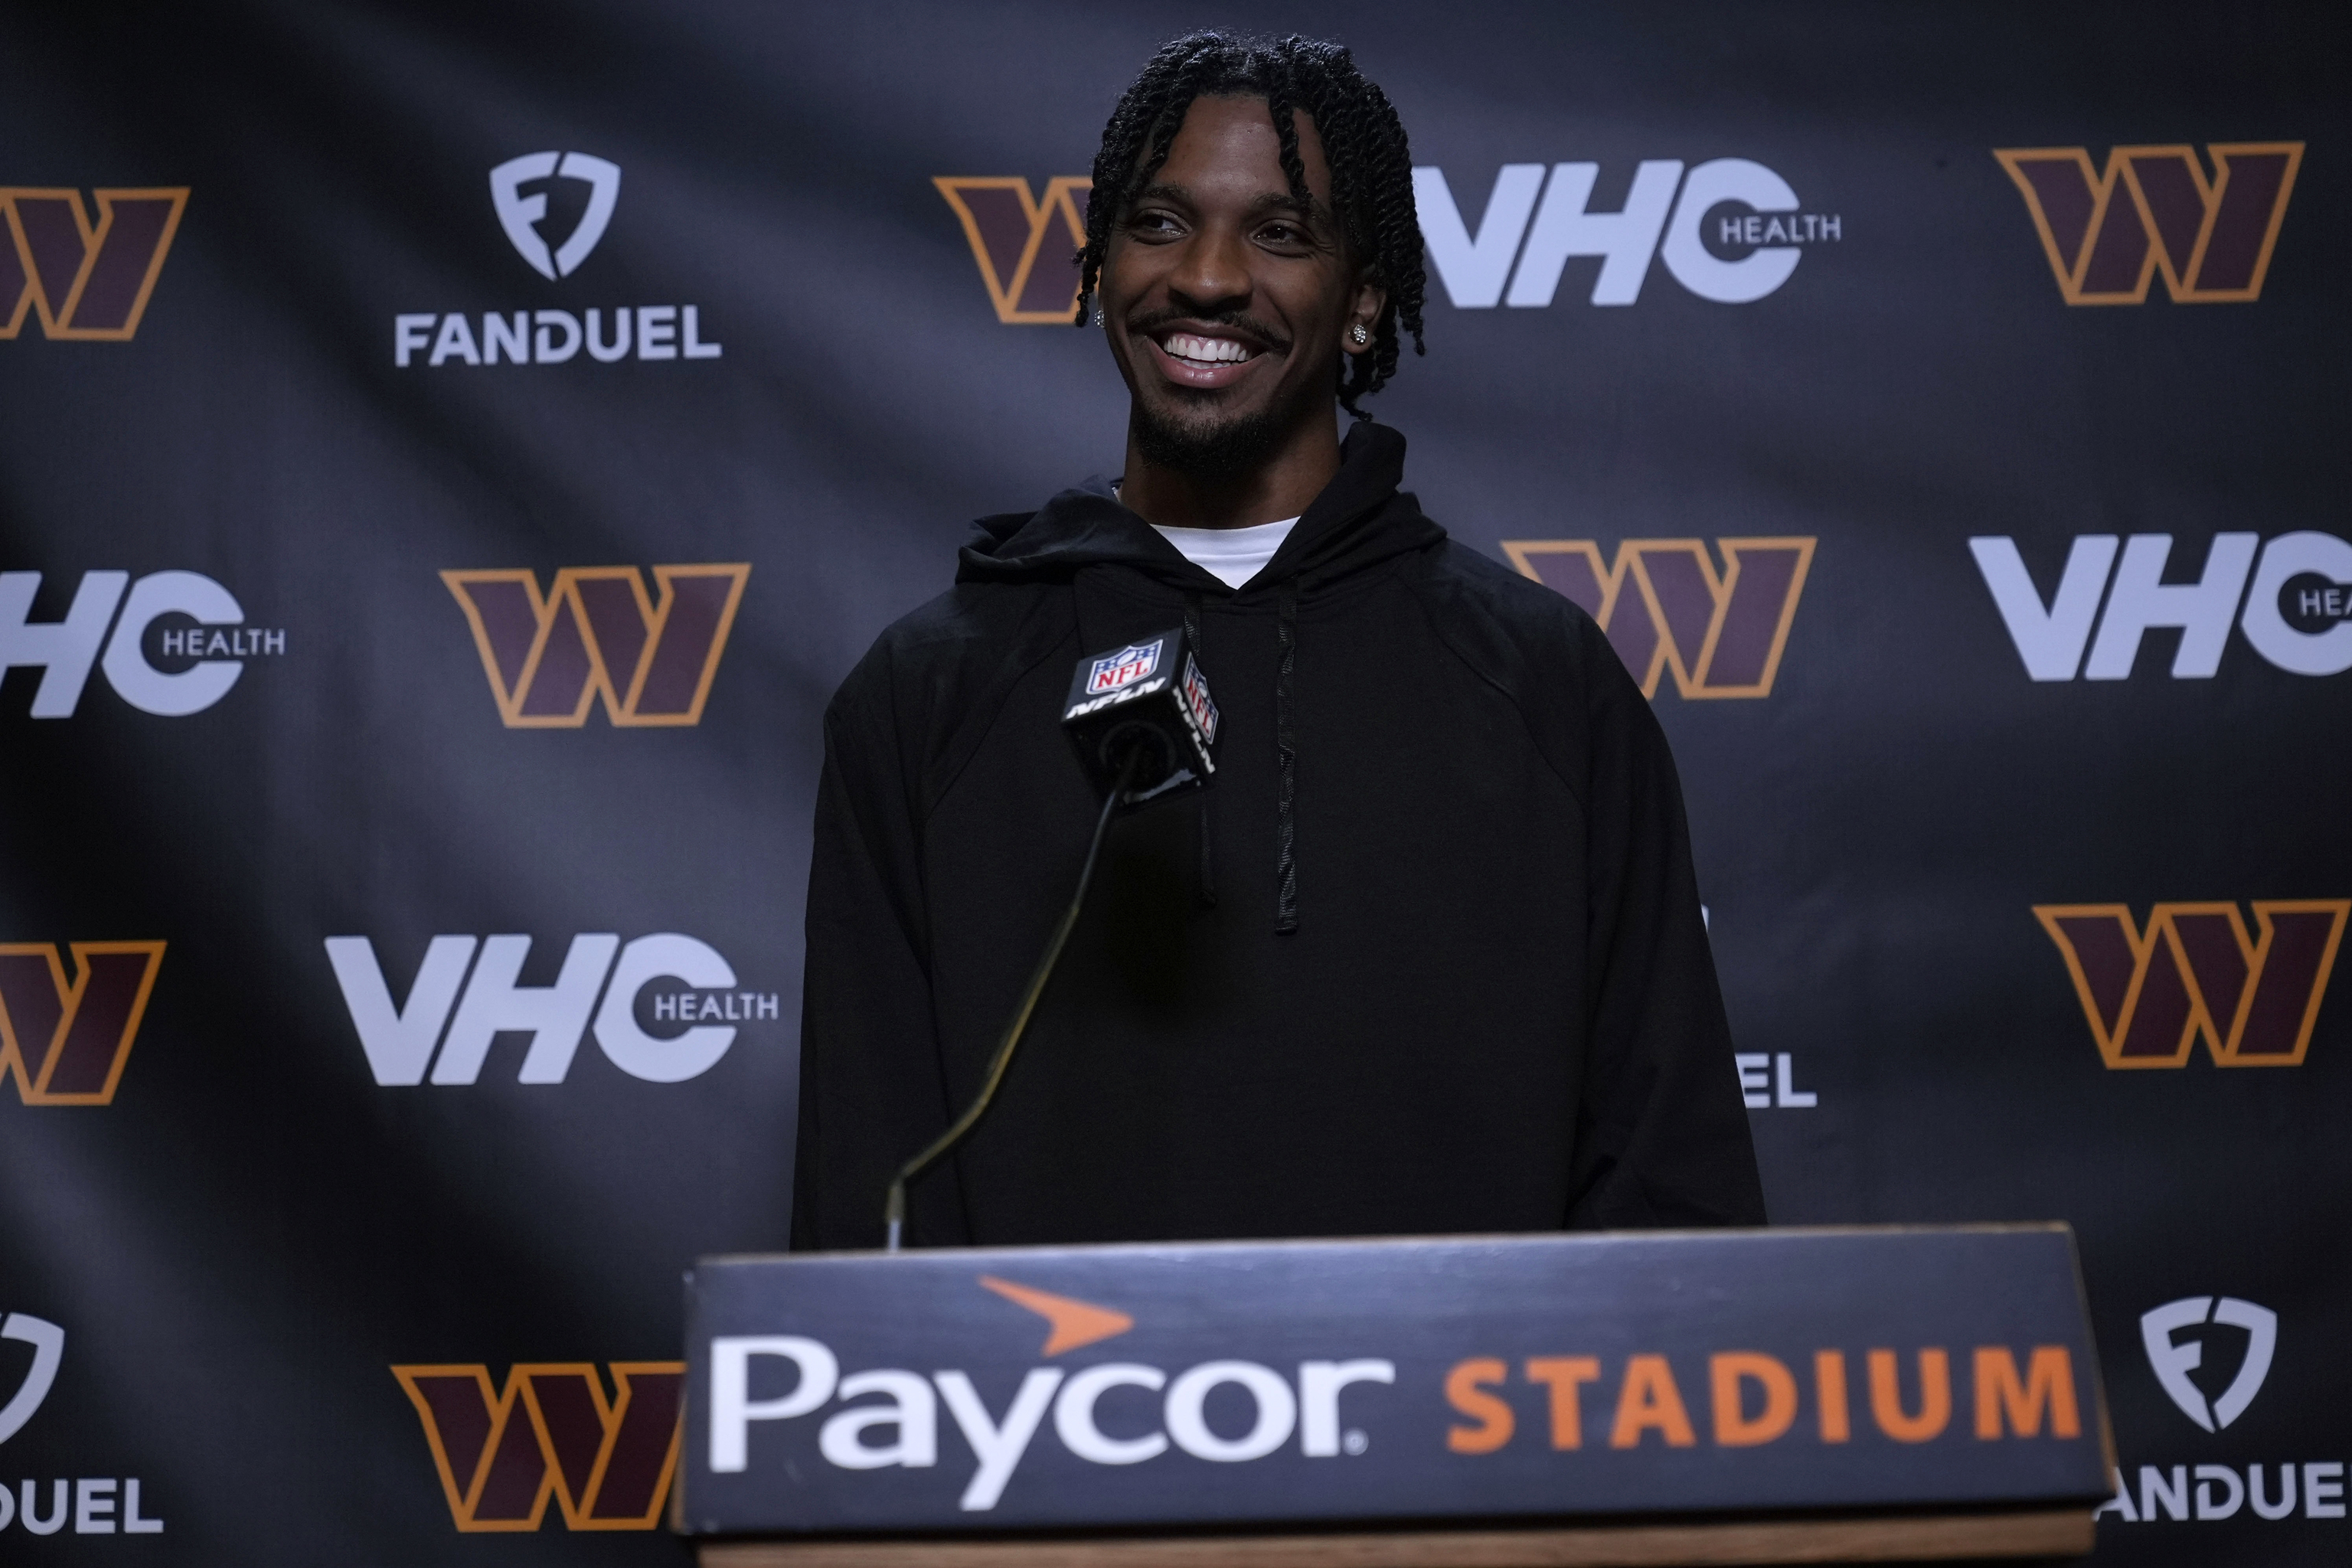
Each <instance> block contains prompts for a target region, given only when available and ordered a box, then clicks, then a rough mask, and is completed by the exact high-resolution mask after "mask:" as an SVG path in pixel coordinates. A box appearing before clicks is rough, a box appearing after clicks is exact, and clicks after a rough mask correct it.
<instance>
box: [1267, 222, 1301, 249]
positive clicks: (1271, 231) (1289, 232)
mask: <svg viewBox="0 0 2352 1568" xmlns="http://www.w3.org/2000/svg"><path fill="white" fill-rule="evenodd" d="M1258 233H1259V234H1260V236H1261V237H1264V238H1265V242H1266V243H1267V244H1268V245H1298V244H1301V243H1303V242H1304V241H1305V239H1306V238H1307V237H1306V235H1304V234H1302V233H1301V232H1299V230H1298V229H1297V227H1295V226H1292V225H1290V224H1286V223H1270V224H1268V225H1266V226H1265V227H1264V228H1262V229H1260V230H1259V231H1258Z"/></svg>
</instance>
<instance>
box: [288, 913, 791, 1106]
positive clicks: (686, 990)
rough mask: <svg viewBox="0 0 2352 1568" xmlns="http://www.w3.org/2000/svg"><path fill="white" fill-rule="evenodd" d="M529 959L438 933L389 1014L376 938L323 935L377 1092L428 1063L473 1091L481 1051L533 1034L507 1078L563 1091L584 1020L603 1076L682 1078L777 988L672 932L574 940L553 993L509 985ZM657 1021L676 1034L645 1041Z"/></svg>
mask: <svg viewBox="0 0 2352 1568" xmlns="http://www.w3.org/2000/svg"><path fill="white" fill-rule="evenodd" d="M477 947H478V948H479V949H480V951H481V958H480V962H478V963H477V962H476V961H475V956H474V954H475V950H476V948H477ZM529 955H530V938H529V937H527V936H493V937H487V938H484V939H482V940H481V941H480V942H477V941H476V940H475V939H474V938H473V937H470V936H436V937H435V938H434V939H433V941H432V942H431V944H430V945H428V946H427V947H426V948H425V962H424V963H422V964H420V965H419V966H418V967H417V971H416V978H415V981H414V982H413V983H412V984H410V986H409V988H408V1000H407V1001H406V1002H405V1003H404V1004H402V1005H398V1006H395V1005H394V1003H393V1000H392V991H391V987H390V986H389V985H388V984H386V983H385V981H384V977H383V968H382V967H381V966H380V965H379V964H378V963H376V956H375V944H374V943H373V942H370V941H369V940H368V939H367V938H366V937H363V936H331V937H329V938H328V939H327V960H328V962H329V963H331V964H332V965H333V966H334V970H335V983H336V984H338V985H340V986H341V988H342V993H343V1006H344V1007H345V1009H346V1010H348V1011H349V1012H350V1014H351V1016H352V1028H354V1029H355V1030H357V1031H358V1033H359V1037H360V1047H361V1048H362V1050H364V1051H365V1052H366V1053H367V1060H368V1069H369V1070H370V1071H371V1072H373V1074H374V1075H375V1081H376V1082H378V1083H379V1084H383V1085H385V1086H386V1087H392V1086H406V1085H413V1084H420V1083H423V1082H424V1081H425V1068H426V1067H427V1066H428V1065H429V1066H430V1067H431V1068H432V1069H433V1081H434V1082H435V1083H439V1084H453V1083H472V1082H473V1081H474V1080H475V1079H478V1078H479V1077H480V1076H481V1071H482V1063H483V1061H484V1060H485V1059H486V1058H488V1055H489V1051H490V1042H491V1041H492V1040H493V1039H494V1038H496V1037H498V1036H499V1035H500V1034H502V1033H506V1032H509V1031H512V1032H515V1033H520V1034H527V1035H529V1036H530V1050H529V1052H528V1053H527V1054H526V1055H525V1056H524V1057H523V1060H522V1068H521V1070H520V1072H518V1073H517V1074H516V1075H515V1077H516V1081H517V1082H520V1083H562V1081H563V1079H564V1075H565V1074H567V1073H569V1072H570V1071H571V1070H572V1057H573V1056H574V1055H575V1054H576V1053H577V1052H578V1051H579V1049H580V1040H581V1037H582V1036H583V1034H585V1033H586V1032H587V1031H588V1029H589V1024H590V1019H591V1017H592V1016H593V1019H594V1028H595V1035H596V1044H597V1046H598V1047H600V1048H601V1049H602V1050H603V1051H604V1055H605V1056H606V1058H609V1059H610V1060H611V1061H612V1063H613V1065H614V1067H617V1068H620V1069H621V1070H622V1071H623V1072H625V1073H627V1074H628V1075H629V1076H630V1077H631V1078H637V1079H644V1080H645V1081H646V1082H647V1083H682V1082H684V1081H685V1080H686V1079H690V1078H699V1077H700V1076H701V1075H702V1074H704V1073H706V1072H709V1070H710V1069H711V1068H714V1067H716V1066H717V1065H718V1064H719V1058H721V1057H723V1056H725V1055H726V1054H727V1051H728V1047H730V1046H732V1045H733V1044H734V1043H735V1029H736V1026H737V1025H738V1024H745V1023H754V1022H773V1021H775V1020H776V1019H777V1018H779V1017H780V1016H782V1015H781V1009H780V1005H779V1002H778V998H777V995H776V994H775V993H774V992H772V991H764V992H762V991H740V990H738V989H737V988H736V982H735V970H734V966H733V965H731V964H730V963H728V962H727V960H726V959H724V958H722V957H720V956H719V950H718V949H717V948H714V947H712V946H711V945H710V944H709V942H701V941H698V940H697V939H696V938H693V937H690V936H680V935H678V934H677V933H676V932H674V931H663V932H660V933H657V934H656V935H653V936H641V937H639V938H637V939H636V940H635V942H630V943H629V944H628V945H627V946H625V947H624V946H623V945H622V944H621V939H620V938H619V937H617V936H614V935H612V934H611V933H610V932H601V931H600V932H593V933H590V934H588V935H583V936H575V937H573V938H572V946H571V947H570V949H569V950H567V951H566V952H565V953H564V957H563V968H562V972H561V973H559V974H558V975H557V976H556V980H555V984H552V985H520V984H516V980H517V977H518V976H520V974H521V973H522V964H523V960H524V959H525V958H526V957H528V956H529ZM615 955H617V957H616V956H615ZM468 968H470V969H471V970H472V972H473V973H472V975H471V977H470V978H468V976H467V970H468ZM664 981H667V982H668V984H657V983H658V982H664ZM461 992H462V996H461V994H460V993H461ZM599 995H602V997H603V998H604V1005H603V1006H601V1007H599V1006H598V1005H597V998H598V997H599ZM664 1024H667V1025H672V1026H676V1027H675V1028H674V1029H673V1030H672V1031H671V1032H670V1033H667V1034H656V1033H654V1032H653V1027H652V1026H659V1025H664ZM444 1026H446V1037H444ZM436 1045H437V1046H438V1047H439V1055H438V1056H437V1057H436V1055H435V1047H436Z"/></svg>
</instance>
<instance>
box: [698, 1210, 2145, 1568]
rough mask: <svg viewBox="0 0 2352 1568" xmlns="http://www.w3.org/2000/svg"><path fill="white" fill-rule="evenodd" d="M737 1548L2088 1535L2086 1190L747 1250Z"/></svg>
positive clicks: (701, 1509)
mask: <svg viewBox="0 0 2352 1568" xmlns="http://www.w3.org/2000/svg"><path fill="white" fill-rule="evenodd" d="M687 1323H688V1352H687V1353H688V1394H687V1413H686V1416H685V1436H684V1452H683V1456H682V1461H681V1464H680V1468H679V1476H678V1481H677V1488H676V1489H675V1490H674V1491H673V1493H672V1523H673V1525H674V1526H675V1527H676V1528H677V1529H678V1530H679V1531H682V1532H684V1533H687V1534H688V1535H690V1536H693V1537H695V1538H696V1539H697V1541H698V1546H699V1552H700V1558H701V1562H702V1563H703V1564H704V1565H705V1568H961V1565H966V1564H971V1565H986V1568H1013V1565H1015V1564H1020V1565H1024V1568H1027V1565H1043V1568H1078V1565H1080V1564H1095V1563H1105V1564H1134V1565H1138V1568H1194V1565H1196V1564H1197V1565H1200V1568H1208V1565H1210V1564H1217V1565H1221V1568H1323V1565H1327V1564H1329V1565H1342V1564H1344V1565H1347V1568H1448V1565H1461V1568H1474V1565H1475V1568H1522V1565H1524V1568H1549V1565H1562V1568H1565V1565H1568V1564H1601V1563H1623V1564H1633V1563H1660V1564H1664V1563H1818V1562H1883V1561H1890V1560H1902V1559H1913V1560H1916V1559H1930V1558H1932V1559H1942V1560H1953V1559H1996V1558H2016V1557H2044V1558H2047V1557H2056V1556H2068V1555H2074V1554H2079V1553H2082V1552H2087V1551H2088V1550H2089V1549H2090V1546H2091V1541H2092V1510H2094V1509H2095V1508H2096V1507H2097V1506H2098V1505H2099V1504H2100V1503H2101V1502H2104V1501H2105V1500H2106V1498H2107V1496H2108V1489H2109V1488H2108V1477H2109V1473H2110V1469H2111V1467H2112V1464H2113V1458H2112V1449H2113V1444H2112V1442H2111V1440H2110V1438H2109V1436H2108V1427H2107V1420H2106V1410H2105V1399H2104V1396H2103V1394H2102V1392H2101V1389H2100V1386H2099V1379H2098V1363H2097V1360H2096V1357H2095V1352H2094V1350H2093V1347H2092V1342H2091V1335H2090V1329H2089V1322H2088V1318H2087V1314H2086V1311H2085V1309H2084V1300H2083V1292H2082V1286H2081V1279H2080V1274H2079V1271H2078V1269H2077V1267H2076V1263H2075V1258H2074V1237H2073V1236H2072V1234H2071V1233H2070V1232H2069V1231H2068V1230H2067V1229H2066V1228H2065V1227H2064V1226H1967V1227H1937V1228H1916V1229H1914V1228H1885V1229H1875V1228H1866V1229H1825V1230H1756V1231H1727V1232H1711V1233H1690V1232H1680V1233H1675V1232H1655V1233H1643V1234H1622V1235H1611V1236H1587V1237H1568V1236H1537V1237H1449V1238H1444V1239H1430V1240H1395V1241H1325V1242H1296V1243H1275V1244H1260V1243H1234V1244H1217V1245H1197V1246H1194V1245H1187V1246H1139V1247H1071V1248H1024V1249H1009V1250H969V1251H967V1250H922V1251H914V1252H908V1253H901V1254H896V1255H888V1254H881V1253H838V1254H807V1255H792V1256H779V1257H745V1258H707V1259H704V1260H703V1261H701V1262H700V1263H698V1265H697V1266H696V1268H695V1269H694V1271H693V1272H692V1273H691V1274H690V1275H689V1276H688V1281H687Z"/></svg>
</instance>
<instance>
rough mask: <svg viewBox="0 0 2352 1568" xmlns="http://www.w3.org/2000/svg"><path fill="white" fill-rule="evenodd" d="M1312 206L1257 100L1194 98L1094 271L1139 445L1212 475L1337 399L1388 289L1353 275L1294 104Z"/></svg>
mask: <svg viewBox="0 0 2352 1568" xmlns="http://www.w3.org/2000/svg"><path fill="white" fill-rule="evenodd" d="M1297 128H1298V154H1299V161H1300V163H1302V164H1304V165H1305V168H1306V173H1307V190H1308V191H1309V192H1310V193H1311V194H1312V195H1313V198H1314V200H1313V202H1312V203H1311V204H1310V205H1308V206H1307V208H1306V209H1305V210H1302V209H1301V205H1300V204H1299V202H1298V201H1297V198H1296V197H1294V196H1293V195H1291V193H1290V182H1289V180H1288V179H1287V178H1286V176H1285V175H1284V174H1283V172H1282V159H1281V144H1280V143H1279V142H1277V141H1276V137H1275V131H1274V121H1273V120H1272V119H1271V118H1270V117H1269V116H1268V114H1267V112H1266V105H1265V100H1264V99H1260V98H1202V99H1196V100H1193V102H1192V107H1191V109H1190V110H1188V111H1187V112H1186V114H1185V117H1184V122H1183V125H1182V127H1181V129H1180V130H1179V131H1178V132H1177V133H1176V139H1175V142H1173V143H1172V144H1171V146H1170V148H1169V151H1168V159H1167V162H1166V163H1162V164H1161V165H1160V168H1159V170H1158V171H1157V172H1156V173H1155V174H1153V176H1152V179H1151V183H1150V184H1148V185H1146V186H1145V187H1144V189H1143V190H1142V192H1141V193H1140V194H1139V195H1137V197H1136V199H1135V202H1134V204H1133V205H1132V206H1131V208H1130V209H1129V211H1128V212H1127V213H1126V214H1125V215H1123V216H1122V218H1121V220H1120V221H1119V223H1118V226H1116V227H1115V228H1114V229H1113V231H1112V235H1111V242H1110V248H1109V253H1108V256H1107V257H1106V258H1105V260H1104V266H1103V273H1102V306H1103V321H1104V331H1105V333H1106V335H1107V336H1108V338H1109V340H1110V348H1111V354H1112V356H1113V357H1114V358H1116V359H1117V360H1118V368H1119V374H1122V375H1123V376H1125V377H1126V378H1127V385H1128V391H1129V394H1130V395H1132V396H1133V398H1134V416H1133V429H1134V433H1135V436H1136V438H1137V442H1138V445H1139V447H1141V448H1142V450H1143V454H1144V456H1145V457H1147V458H1150V459H1152V460H1153V461H1155V462H1159V463H1161V464H1164V465H1165V466H1168V467H1171V468H1178V469H1181V470H1188V471H1195V472H1205V473H1241V472H1245V471H1247V470H1248V469H1250V468H1254V467H1255V465H1256V464H1258V463H1260V462H1263V461H1264V460H1265V458H1266V457H1267V456H1268V455H1270V454H1271V452H1272V451H1273V450H1274V449H1275V447H1276V446H1278V445H1279V444H1280V442H1281V440H1282V439H1283V437H1285V436H1286V435H1287V434H1288V433H1289V431H1290V430H1292V429H1293V428H1295V427H1296V426H1297V424H1298V422H1299V421H1300V420H1301V419H1303V418H1305V417H1308V416H1312V415H1314V414H1316V413H1318V412H1320V413H1322V414H1323V415H1324V416H1326V417H1328V414H1329V409H1330V405H1331V402H1332V398H1333V396H1334V390H1335V389H1334V379H1335V367H1336V366H1337V365H1338V363H1339V358H1338V356H1339V353H1341V352H1349V353H1355V352H1360V345H1358V344H1356V343H1354V342H1350V341H1349V338H1348V329H1349V327H1350V326H1352V325H1354V324H1356V323H1357V322H1359V321H1360V322H1361V323H1363V324H1364V326H1365V327H1366V328H1367V330H1369V329H1370V326H1371V325H1372V323H1373V322H1374V321H1375V320H1376V319H1377V318H1378V315H1379V313H1380V308H1381V299H1382V296H1381V291H1380V290H1379V289H1373V288H1371V287H1370V286H1369V285H1366V284H1364V283H1362V282H1361V281H1360V279H1359V277H1358V272H1357V268H1356V267H1355V265H1354V264H1353V263H1352V262H1351V261H1350V259H1349V257H1348V254H1347V245H1346V242H1345V240H1344V238H1343V237H1342V236H1341V234H1340V232H1339V226H1338V225H1337V224H1336V223H1335V222H1334V221H1333V217H1332V214H1331V204H1330V197H1331V176H1330V170H1329V168H1328V165H1327V164H1326V163H1325V162H1324V159H1323V143H1322V141H1321V139H1320V138H1319V137H1318V136H1317V135H1316V132H1315V126H1314V123H1313V122H1312V121H1309V120H1308V119H1307V117H1306V116H1305V115H1304V114H1300V115H1298V116H1297Z"/></svg>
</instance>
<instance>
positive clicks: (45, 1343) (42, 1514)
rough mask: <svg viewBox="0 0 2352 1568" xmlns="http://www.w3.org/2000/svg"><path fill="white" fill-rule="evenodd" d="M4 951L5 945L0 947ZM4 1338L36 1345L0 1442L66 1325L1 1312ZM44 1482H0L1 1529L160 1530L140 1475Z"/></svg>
mask: <svg viewBox="0 0 2352 1568" xmlns="http://www.w3.org/2000/svg"><path fill="white" fill-rule="evenodd" d="M0 951H5V950H0ZM0 1340H15V1341H16V1342H18V1343H19V1344H26V1345H30V1346H31V1347H32V1349H33V1362H32V1364H31V1365H30V1366H28V1367H26V1369H25V1378H24V1381H23V1382H22V1383H20V1384H17V1385H16V1393H15V1394H11V1395H9V1396H8V1398H7V1400H6V1402H5V1403H0V1443H5V1442H6V1441H7V1440H8V1439H9V1438H11V1437H14V1436H16V1434H17V1433H18V1432H20V1431H22V1430H24V1427H25V1424H26V1422H28V1421H30V1420H32V1418H33V1417H34V1415H36V1414H37V1413H38V1412H39V1410H40V1408H41V1402H42V1401H43V1400H46V1399H47V1398H48V1396H49V1389H50V1388H51V1386H53V1385H54V1384H56V1382H57V1380H58V1365H59V1364H60V1363H62V1362H64V1360H65V1354H66V1331H65V1330H64V1329H62V1328H60V1327H58V1325H57V1324H55V1323H52V1322H50V1321H48V1320H47V1319H46V1318H36V1317H34V1316H32V1315H31V1314H30V1313H27V1312H7V1313H0ZM41 1491H42V1488H41V1483H40V1482H38V1481H37V1480H32V1479H24V1480H20V1481H18V1482H17V1483H16V1485H15V1486H14V1487H11V1486H9V1485H7V1484H6V1483H5V1482H0V1531H5V1530H6V1529H7V1528H8V1527H9V1526H10V1525H11V1524H16V1523H22V1524H23V1526H24V1528H25V1532H26V1534H27V1535H55V1534H57V1533H58V1531H61V1530H63V1529H65V1528H66V1525H67V1524H68V1522H69V1521H70V1522H71V1524H72V1525H73V1531H74V1533H75V1534H76V1535H115V1534H122V1535H161V1534H163V1521H162V1520H160V1519H151V1518H149V1517H148V1516H147V1515H146V1514H145V1513H144V1512H142V1502H143V1500H142V1498H141V1497H140V1495H139V1494H140V1484H139V1478H138V1477H136V1476H83V1477H80V1478H78V1479H72V1480H66V1479H55V1480H52V1481H50V1483H49V1485H48V1504H47V1510H46V1511H45V1510H43V1507H42V1500H41Z"/></svg>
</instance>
